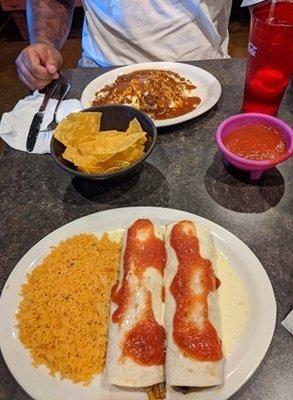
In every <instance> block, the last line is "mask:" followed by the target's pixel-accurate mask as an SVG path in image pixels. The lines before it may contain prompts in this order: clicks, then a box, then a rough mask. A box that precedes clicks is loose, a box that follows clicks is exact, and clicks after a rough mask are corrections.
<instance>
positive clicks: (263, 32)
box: [243, 0, 293, 115]
mask: <svg viewBox="0 0 293 400" xmlns="http://www.w3.org/2000/svg"><path fill="white" fill-rule="evenodd" d="M270 7H271V2H270V1H266V2H264V3H260V4H258V5H256V6H254V7H253V9H252V13H251V24H250V34H249V44H248V58H247V69H246V82H245V92H244V102H243V111H244V112H260V113H265V114H270V115H276V114H277V112H278V109H279V106H280V103H281V100H282V97H283V94H284V92H285V90H286V87H287V85H288V82H289V79H290V76H291V75H292V74H293V0H286V1H277V2H276V5H275V10H274V14H273V19H272V20H271V21H269V12H270Z"/></svg>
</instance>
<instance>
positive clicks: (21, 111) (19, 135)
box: [0, 91, 82, 154]
mask: <svg viewBox="0 0 293 400" xmlns="http://www.w3.org/2000/svg"><path fill="white" fill-rule="evenodd" d="M43 98H44V95H43V94H40V93H39V92H37V91H36V92H34V94H33V95H31V96H27V97H25V98H24V99H22V100H20V101H19V102H18V103H17V104H16V106H15V107H14V108H13V110H12V111H10V112H7V113H4V114H3V115H2V120H1V123H0V137H1V139H3V140H4V142H6V143H7V144H8V145H9V146H10V147H13V148H14V149H16V150H22V151H26V139H27V135H28V132H29V128H30V125H31V122H32V120H33V116H34V115H35V113H36V112H37V111H38V109H39V107H40V105H41V103H42V101H43ZM56 104H57V100H55V99H51V100H50V101H49V103H48V106H47V108H46V112H45V115H44V119H43V122H42V125H41V130H42V129H45V128H46V126H47V125H48V123H49V122H51V121H52V118H53V113H54V110H55V107H56ZM81 108H82V106H81V102H80V101H79V100H76V99H72V100H64V101H63V102H62V104H61V106H60V108H59V111H58V113H57V121H61V120H62V119H63V118H64V117H65V116H66V115H67V114H69V113H71V112H74V111H79V110H81ZM52 134H53V132H51V133H50V134H46V135H45V134H44V133H42V132H40V133H39V136H38V139H37V142H36V144H35V148H34V150H33V151H32V153H39V154H43V153H50V140H51V136H52Z"/></svg>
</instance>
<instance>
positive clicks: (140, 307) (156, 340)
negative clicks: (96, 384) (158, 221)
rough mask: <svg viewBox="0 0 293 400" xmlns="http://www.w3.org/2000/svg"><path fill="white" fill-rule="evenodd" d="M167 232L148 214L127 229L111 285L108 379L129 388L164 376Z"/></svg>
mask: <svg viewBox="0 0 293 400" xmlns="http://www.w3.org/2000/svg"><path fill="white" fill-rule="evenodd" d="M165 263H166V251H165V243H164V239H163V234H162V232H161V231H160V229H159V228H158V227H156V226H155V225H154V223H153V222H152V221H150V220H149V219H139V220H137V221H135V222H134V223H133V224H132V225H131V226H130V227H129V228H128V229H127V230H126V231H125V234H124V243H123V249H122V256H121V262H120V269H119V277H118V282H117V284H116V285H115V286H114V287H113V289H112V294H111V299H112V302H111V312H110V322H109V330H108V348H107V357H106V378H107V380H108V382H109V383H111V384H115V385H119V386H125V387H146V386H151V385H154V384H156V383H159V382H163V381H164V363H165V330H164V327H163V324H164V317H163V299H162V290H163V273H164V268H165Z"/></svg>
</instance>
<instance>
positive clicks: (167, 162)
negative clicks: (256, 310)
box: [0, 60, 293, 400]
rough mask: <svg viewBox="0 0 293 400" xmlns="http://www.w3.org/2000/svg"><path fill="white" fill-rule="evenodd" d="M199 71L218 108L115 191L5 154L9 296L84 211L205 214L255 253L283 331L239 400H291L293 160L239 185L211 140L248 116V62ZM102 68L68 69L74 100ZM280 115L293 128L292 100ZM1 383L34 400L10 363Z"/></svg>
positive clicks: (178, 132)
mask: <svg viewBox="0 0 293 400" xmlns="http://www.w3.org/2000/svg"><path fill="white" fill-rule="evenodd" d="M194 64H195V65H198V66H200V67H203V68H205V69H206V70H208V71H210V72H211V73H212V74H214V75H215V76H216V77H217V78H218V79H219V81H220V82H221V84H222V86H223V94H222V97H221V99H220V101H219V103H218V105H217V107H215V108H214V109H212V110H211V111H210V112H208V113H207V114H206V115H204V116H202V117H199V118H197V119H195V120H193V121H190V122H187V123H185V124H181V125H177V126H173V127H169V128H164V129H162V130H161V131H159V133H160V135H159V138H158V142H157V145H156V147H155V150H154V152H153V153H152V155H151V157H150V158H149V159H148V162H147V163H146V164H145V167H144V169H143V171H142V173H141V175H140V176H138V177H137V178H136V179H132V180H130V181H126V182H124V183H123V184H120V185H117V186H99V187H96V186H93V185H86V186H84V185H80V183H79V182H76V181H75V180H74V179H72V177H71V176H69V175H67V174H66V173H65V172H63V171H61V170H60V169H59V168H58V167H57V166H56V165H55V164H54V162H53V160H52V159H51V157H50V156H49V155H28V154H25V153H22V152H19V151H15V150H12V149H9V148H6V149H5V150H4V154H3V155H2V156H0V187H1V189H0V224H1V232H0V245H1V264H0V282H1V289H2V288H3V285H4V283H5V281H6V279H7V278H8V275H9V274H10V272H11V270H12V269H13V268H14V266H15V265H16V263H17V262H18V260H19V259H20V258H21V257H22V256H23V255H24V254H25V253H26V252H27V251H28V250H29V249H30V247H32V246H33V245H34V244H35V243H36V242H38V241H39V240H40V239H41V238H42V237H43V236H44V235H46V234H48V233H49V232H51V231H53V230H54V229H56V228H58V227H60V226H61V225H63V224H66V223H67V222H70V221H72V220H74V219H76V218H79V217H82V216H84V215H86V214H89V213H92V212H96V211H100V210H106V209H110V208H115V207H124V206H142V205H144V206H147V205H149V206H162V207H170V208H178V209H182V210H186V211H190V212H192V213H195V214H198V215H200V216H202V217H205V218H208V219H210V220H212V221H214V222H216V223H217V224H220V225H222V226H223V227H225V228H227V229H228V230H230V231H231V232H233V233H234V234H235V235H237V236H238V237H239V238H240V239H241V240H243V241H244V242H245V243H246V244H247V245H248V246H249V247H250V248H251V249H252V250H253V251H254V252H255V254H256V255H257V256H258V257H259V259H260V260H261V262H262V263H263V265H264V267H265V269H266V271H267V273H268V275H269V277H270V279H271V282H272V284H273V287H274V291H275V295H276V298H277V305H278V315H277V325H276V331H275V334H274V338H273V341H272V344H271V346H270V349H269V350H268V353H267V355H266V357H265V359H264V361H263V362H262V364H261V365H260V367H259V368H258V369H257V371H256V372H255V374H254V375H253V376H252V378H251V379H250V380H249V381H248V382H247V383H246V384H245V385H244V386H243V387H242V388H241V390H239V392H238V393H237V394H235V395H234V396H232V399H234V400H264V399H266V400H276V399H278V400H281V399H282V400H289V399H292V393H293V338H292V336H291V335H290V333H289V332H288V331H287V330H285V329H284V328H283V327H282V326H281V324H280V323H281V321H282V320H283V318H284V317H285V316H286V314H287V313H288V312H289V311H290V309H291V308H292V304H293V294H292V287H293V280H292V268H293V259H292V231H293V221H292V208H293V203H292V187H291V190H290V181H291V182H292V178H293V176H292V160H291V161H289V162H286V163H284V164H283V165H281V166H279V167H278V168H275V169H273V170H271V171H269V172H267V173H265V174H264V175H263V177H262V179H261V180H260V181H259V182H258V183H257V184H252V183H249V181H248V180H247V179H246V178H245V177H243V176H242V180H239V179H238V177H239V176H237V173H236V172H235V171H232V175H231V174H229V173H228V172H227V171H226V170H225V168H224V167H223V165H222V162H221V157H220V155H219V154H218V152H217V149H216V145H215V142H214V139H213V134H214V132H215V130H216V128H217V126H218V125H219V123H220V122H221V121H222V120H223V119H225V118H227V117H228V116H230V115H233V114H236V113H238V112H239V110H240V107H241V102H242V92H243V82H244V70H245V62H244V61H243V60H223V61H222V60H221V61H202V62H196V63H194ZM104 71H105V70H103V69H100V70H98V69H87V70H86V69H84V70H77V69H74V70H69V71H65V72H64V75H65V76H66V77H67V79H68V80H69V81H70V82H71V83H72V91H71V93H70V94H71V96H72V97H79V96H80V95H81V92H82V90H83V88H84V87H85V86H86V85H87V83H88V82H90V81H91V80H92V79H93V78H95V77H96V76H97V75H99V74H101V73H103V72H104ZM5 95H6V96H9V93H6V94H5ZM291 101H292V98H291ZM12 106H13V104H11V107H12ZM289 107H291V109H290V108H289ZM4 111H8V110H2V112H4ZM280 117H281V118H283V119H284V120H285V121H287V122H289V123H291V124H292V122H293V114H292V103H291V102H290V104H289V96H288V97H287V98H286V99H285V101H284V102H283V106H282V108H281V111H280ZM290 178H291V179H290ZM0 318H1V317H0ZM0 386H1V388H0V399H2V400H12V399H13V400H25V399H30V396H28V395H27V394H26V393H25V392H24V391H23V390H22V388H21V387H20V386H19V385H18V384H17V383H16V382H15V380H14V379H13V377H12V376H11V374H10V373H9V371H8V369H7V367H6V365H5V363H4V361H3V359H1V361H0ZM97 399H98V395H97ZM56 400H58V399H56ZM81 400H82V399H81ZM101 400H102V399H101Z"/></svg>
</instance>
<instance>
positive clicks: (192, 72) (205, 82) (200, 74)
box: [81, 62, 221, 128]
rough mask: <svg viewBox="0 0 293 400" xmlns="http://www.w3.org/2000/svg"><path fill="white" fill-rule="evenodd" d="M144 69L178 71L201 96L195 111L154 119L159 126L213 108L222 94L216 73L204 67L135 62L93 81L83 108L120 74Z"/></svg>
mask: <svg viewBox="0 0 293 400" xmlns="http://www.w3.org/2000/svg"><path fill="white" fill-rule="evenodd" d="M143 69H161V70H167V71H173V72H177V73H178V74H179V75H181V76H182V77H184V78H187V79H189V80H191V81H192V82H193V83H194V84H195V85H196V90H195V96H198V97H200V99H201V103H200V104H199V106H198V107H197V108H196V109H194V110H193V111H191V112H189V113H187V114H184V115H181V116H180V117H176V118H169V119H162V120H154V123H155V125H156V127H157V128H159V127H161V126H169V125H175V124H179V123H180V122H184V121H188V120H189V119H192V118H195V117H198V116H199V115H201V114H203V113H205V112H206V111H208V110H209V109H210V108H212V107H213V106H214V105H215V104H216V103H217V101H218V100H219V98H220V96H221V85H220V83H219V81H218V80H217V79H216V78H215V77H214V75H212V74H210V73H209V72H207V71H205V70H204V69H202V68H198V67H195V66H193V65H190V64H184V63H171V62H148V63H143V64H133V65H128V66H126V67H121V68H116V69H114V70H112V71H110V72H106V73H105V74H102V75H100V76H98V77H97V78H96V79H94V80H93V81H91V82H90V83H89V84H88V85H87V87H86V88H85V89H84V91H83V93H82V95H81V104H82V106H83V108H88V107H91V104H92V101H93V100H94V98H95V93H96V92H97V91H98V90H100V89H102V88H103V87H104V86H105V85H109V84H112V83H113V82H114V81H115V80H116V78H117V77H118V76H119V75H123V74H128V73H130V72H133V71H139V70H143Z"/></svg>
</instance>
